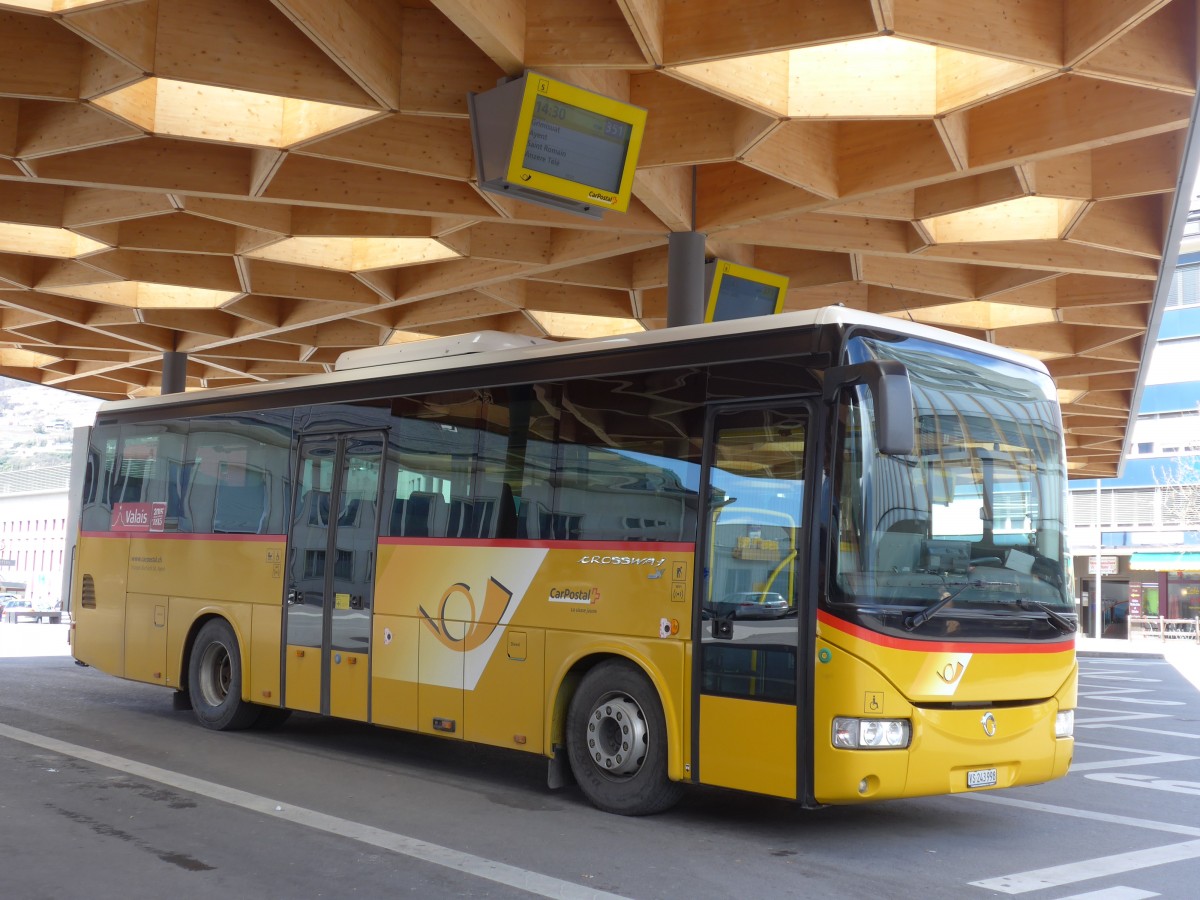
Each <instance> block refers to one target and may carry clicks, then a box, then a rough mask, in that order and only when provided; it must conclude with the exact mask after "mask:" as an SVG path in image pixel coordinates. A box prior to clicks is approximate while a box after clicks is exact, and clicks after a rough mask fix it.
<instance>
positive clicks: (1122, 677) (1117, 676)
mask: <svg viewBox="0 0 1200 900" xmlns="http://www.w3.org/2000/svg"><path fill="white" fill-rule="evenodd" d="M1085 677H1087V678H1089V679H1091V678H1094V679H1096V680H1097V681H1140V682H1142V683H1143V684H1162V679H1161V678H1142V677H1140V676H1137V675H1126V674H1124V673H1123V672H1105V673H1103V674H1101V673H1099V672H1088V673H1087V675H1086V676H1085Z"/></svg>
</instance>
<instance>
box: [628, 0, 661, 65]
mask: <svg viewBox="0 0 1200 900" xmlns="http://www.w3.org/2000/svg"><path fill="white" fill-rule="evenodd" d="M666 5H667V0H617V6H618V7H619V8H620V10H621V14H622V15H623V16H625V21H626V23H628V25H629V29H630V31H632V32H633V37H634V39H635V40H636V41H637V42H638V46H639V47H641V49H642V55H643V56H644V57H645V59H646V61H647V62H650V63H653V64H654V65H655V66H661V65H662V64H663V56H664V53H663V51H664V40H665V34H666Z"/></svg>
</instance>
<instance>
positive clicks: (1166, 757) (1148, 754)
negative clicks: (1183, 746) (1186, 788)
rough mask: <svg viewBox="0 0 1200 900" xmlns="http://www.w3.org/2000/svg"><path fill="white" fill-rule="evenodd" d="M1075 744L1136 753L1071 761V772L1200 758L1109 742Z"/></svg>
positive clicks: (1077, 742)
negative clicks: (1091, 760)
mask: <svg viewBox="0 0 1200 900" xmlns="http://www.w3.org/2000/svg"><path fill="white" fill-rule="evenodd" d="M1075 746H1076V748H1078V747H1088V748H1090V749H1092V750H1113V751H1115V752H1117V753H1136V754H1138V755H1137V756H1131V757H1128V758H1126V759H1102V760H1097V761H1095V762H1087V763H1077V762H1072V763H1071V771H1072V772H1088V771H1091V770H1092V769H1122V768H1125V767H1126V766H1153V765H1156V764H1157V763H1170V762H1187V761H1188V760H1192V759H1200V756H1184V755H1183V754H1181V753H1155V752H1154V751H1146V750H1138V749H1136V748H1134V747H1113V746H1110V745H1109V744H1085V743H1084V742H1083V741H1076V742H1075Z"/></svg>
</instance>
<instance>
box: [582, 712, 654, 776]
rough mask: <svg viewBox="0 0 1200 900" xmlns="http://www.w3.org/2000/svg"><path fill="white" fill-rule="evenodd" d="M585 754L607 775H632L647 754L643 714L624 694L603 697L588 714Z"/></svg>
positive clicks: (640, 765)
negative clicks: (586, 752) (586, 749)
mask: <svg viewBox="0 0 1200 900" xmlns="http://www.w3.org/2000/svg"><path fill="white" fill-rule="evenodd" d="M587 732H588V733H587V744H588V754H589V755H590V756H591V757H592V761H593V762H594V763H595V764H596V766H597V768H599V769H600V770H601V771H603V772H606V773H608V774H609V775H617V776H629V775H634V774H636V773H637V771H638V770H639V769H640V768H641V767H642V762H643V760H645V758H646V749H647V739H646V717H645V715H643V713H642V709H641V707H640V706H638V705H637V703H636V702H634V700H633V699H632V698H630V697H628V696H626V695H617V696H613V697H606V698H605V699H603V700H601V701H600V702H599V703H598V704H596V707H595V709H593V710H592V712H591V714H590V715H589V716H588V725H587Z"/></svg>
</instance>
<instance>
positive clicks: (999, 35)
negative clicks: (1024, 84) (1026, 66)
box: [893, 0, 1063, 67]
mask: <svg viewBox="0 0 1200 900" xmlns="http://www.w3.org/2000/svg"><path fill="white" fill-rule="evenodd" d="M893 20H894V22H895V31H896V34H898V35H900V36H902V37H911V38H913V39H915V40H919V41H926V42H929V43H933V44H938V45H943V46H947V47H957V48H959V49H960V50H970V51H976V52H979V53H984V54H987V55H989V56H999V57H1002V58H1005V59H1015V60H1021V61H1024V62H1029V63H1036V64H1038V65H1046V66H1053V67H1058V66H1061V65H1062V63H1063V21H1062V10H1061V8H1060V5H1059V4H1058V3H1011V4H1009V3H1005V4H996V3H994V2H992V0H953V2H946V3H925V2H922V0H895V2H894V10H893Z"/></svg>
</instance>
